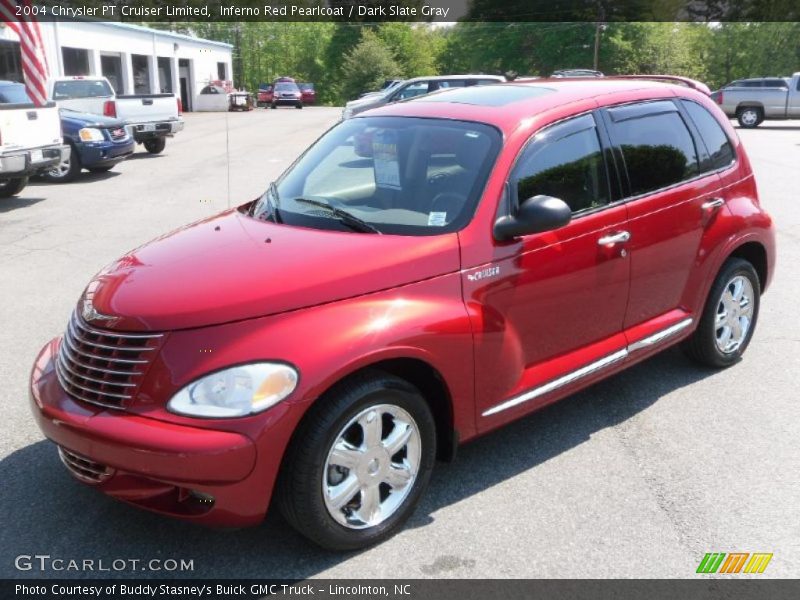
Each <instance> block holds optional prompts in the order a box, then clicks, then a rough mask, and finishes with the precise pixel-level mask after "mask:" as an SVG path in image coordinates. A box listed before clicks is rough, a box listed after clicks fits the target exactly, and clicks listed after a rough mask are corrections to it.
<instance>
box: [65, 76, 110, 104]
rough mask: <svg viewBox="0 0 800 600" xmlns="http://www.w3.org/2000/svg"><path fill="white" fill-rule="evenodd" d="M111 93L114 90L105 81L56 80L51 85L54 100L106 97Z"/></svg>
mask: <svg viewBox="0 0 800 600" xmlns="http://www.w3.org/2000/svg"><path fill="white" fill-rule="evenodd" d="M113 95H114V91H113V90H112V89H111V86H110V85H108V83H107V82H105V81H97V80H94V81H93V80H87V79H75V80H73V81H57V82H56V83H55V84H54V85H53V99H54V100H68V99H70V98H108V97H110V96H113Z"/></svg>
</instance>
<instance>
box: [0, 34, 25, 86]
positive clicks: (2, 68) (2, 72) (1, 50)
mask: <svg viewBox="0 0 800 600" xmlns="http://www.w3.org/2000/svg"><path fill="white" fill-rule="evenodd" d="M21 63H22V58H21V55H20V51H19V44H16V43H11V42H0V79H6V80H8V81H16V82H20V83H21V82H22V66H21Z"/></svg>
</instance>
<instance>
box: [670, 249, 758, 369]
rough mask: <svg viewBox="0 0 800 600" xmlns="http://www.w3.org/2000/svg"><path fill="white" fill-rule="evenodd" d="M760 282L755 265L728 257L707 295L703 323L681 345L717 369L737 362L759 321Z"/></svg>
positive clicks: (697, 358)
mask: <svg viewBox="0 0 800 600" xmlns="http://www.w3.org/2000/svg"><path fill="white" fill-rule="evenodd" d="M760 298H761V285H760V283H759V280H758V274H757V273H756V270H755V269H754V268H753V265H752V264H750V263H749V262H747V261H746V260H742V259H741V258H729V259H728V260H727V261H726V262H725V264H724V265H722V269H720V272H719V275H717V278H716V280H715V281H714V285H713V286H712V287H711V291H710V292H709V294H708V300H706V305H705V308H704V309H703V314H702V316H701V317H700V324H699V325H698V326H697V329H696V330H695V332H694V333H693V334H692V336H691V337H690V338H688V339H687V340H686V341H685V342H683V344H682V345H681V347H682V348H683V351H684V352H685V353H686V354H687V355H688V356H689V357H690V358H691V359H693V360H695V361H696V362H698V363H700V364H702V365H705V366H708V367H713V368H717V369H722V368H725V367H730V366H731V365H733V364H735V363H737V362H738V361H739V360H740V359H741V357H742V354H744V351H745V350H746V349H747V346H748V344H749V343H750V340H751V339H752V338H753V332H754V331H755V328H756V323H757V321H758V310H759V306H760V304H761V300H760Z"/></svg>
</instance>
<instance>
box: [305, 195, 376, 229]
mask: <svg viewBox="0 0 800 600" xmlns="http://www.w3.org/2000/svg"><path fill="white" fill-rule="evenodd" d="M294 201H295V202H298V203H300V204H311V205H312V206H319V207H320V208H325V209H327V210H329V211H330V212H331V214H332V215H333V216H335V217H339V220H340V221H341V222H342V223H344V224H345V225H347V226H349V227H350V229H353V230H355V231H360V232H362V233H377V234H382V233H383V232H382V231H381V230H380V229H378V228H377V227H375V226H374V225H372V224H371V223H367V222H366V221H364V220H363V219H359V218H358V217H357V216H355V215H354V214H353V213H349V212H347V211H346V210H344V209H343V208H339V207H338V206H334V205H333V204H331V203H330V202H325V201H324V200H314V199H312V198H294Z"/></svg>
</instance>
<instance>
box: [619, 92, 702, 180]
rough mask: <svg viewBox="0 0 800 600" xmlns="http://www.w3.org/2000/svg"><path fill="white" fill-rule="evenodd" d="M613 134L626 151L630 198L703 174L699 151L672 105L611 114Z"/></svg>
mask: <svg viewBox="0 0 800 600" xmlns="http://www.w3.org/2000/svg"><path fill="white" fill-rule="evenodd" d="M608 114H609V116H610V117H611V119H610V124H609V130H610V131H609V133H610V134H611V137H612V139H613V141H614V143H615V144H616V145H617V146H618V147H619V148H620V150H621V151H622V157H623V161H624V164H625V168H626V169H627V172H628V180H629V182H630V195H631V196H638V195H640V194H644V193H647V192H651V191H654V190H658V189H661V188H664V187H668V186H671V185H674V184H676V183H680V182H681V181H685V180H687V179H691V178H692V177H694V176H696V175H697V174H698V173H699V172H700V165H699V161H698V153H697V148H695V145H694V140H693V139H692V135H691V134H690V133H689V130H688V128H687V127H686V123H684V121H683V118H682V117H681V115H680V113H679V112H678V107H677V106H675V104H673V103H672V102H670V101H668V100H665V101H658V102H647V103H641V104H632V105H627V106H621V107H619V108H612V109H609V110H608Z"/></svg>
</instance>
